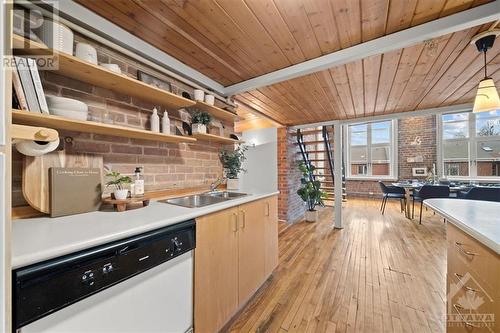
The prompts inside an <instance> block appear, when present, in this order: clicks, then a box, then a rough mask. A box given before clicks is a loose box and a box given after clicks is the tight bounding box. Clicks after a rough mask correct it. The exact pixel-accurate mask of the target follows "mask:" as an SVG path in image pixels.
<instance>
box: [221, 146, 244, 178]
mask: <svg viewBox="0 0 500 333" xmlns="http://www.w3.org/2000/svg"><path fill="white" fill-rule="evenodd" d="M247 149H248V148H247V147H246V146H242V145H239V146H238V147H237V148H236V149H234V150H232V151H229V150H224V149H223V150H221V152H220V154H219V159H220V162H221V163H222V166H223V167H224V169H225V171H226V177H227V178H229V179H237V178H238V174H239V173H240V172H246V170H245V169H243V168H242V164H243V161H245V159H246V157H245V151H247Z"/></svg>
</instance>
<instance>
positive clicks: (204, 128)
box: [191, 124, 207, 134]
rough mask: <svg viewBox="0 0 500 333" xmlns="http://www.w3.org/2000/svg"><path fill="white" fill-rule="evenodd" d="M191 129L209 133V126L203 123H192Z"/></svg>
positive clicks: (195, 131) (196, 131)
mask: <svg viewBox="0 0 500 333" xmlns="http://www.w3.org/2000/svg"><path fill="white" fill-rule="evenodd" d="M191 130H192V131H193V133H203V134H204V133H207V126H206V125H203V124H193V125H191Z"/></svg>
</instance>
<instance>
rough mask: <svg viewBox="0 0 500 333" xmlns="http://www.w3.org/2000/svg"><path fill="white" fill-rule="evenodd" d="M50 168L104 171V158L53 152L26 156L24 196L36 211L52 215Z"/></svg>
mask: <svg viewBox="0 0 500 333" xmlns="http://www.w3.org/2000/svg"><path fill="white" fill-rule="evenodd" d="M49 168H98V169H99V170H101V177H102V170H103V161H102V156H99V155H91V154H74V153H66V152H64V151H53V152H51V153H48V154H45V155H42V156H25V157H24V163H23V195H24V199H25V200H26V201H27V202H28V204H29V205H30V206H31V207H33V208H34V209H36V210H38V211H40V212H43V213H47V214H48V213H50V192H49Z"/></svg>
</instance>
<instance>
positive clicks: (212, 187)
mask: <svg viewBox="0 0 500 333" xmlns="http://www.w3.org/2000/svg"><path fill="white" fill-rule="evenodd" d="M224 180H226V178H224V177H220V178H217V179H216V180H215V181H214V182H213V183H212V184H210V192H213V191H215V190H216V189H217V187H219V185H221V184H222V183H223V182H224Z"/></svg>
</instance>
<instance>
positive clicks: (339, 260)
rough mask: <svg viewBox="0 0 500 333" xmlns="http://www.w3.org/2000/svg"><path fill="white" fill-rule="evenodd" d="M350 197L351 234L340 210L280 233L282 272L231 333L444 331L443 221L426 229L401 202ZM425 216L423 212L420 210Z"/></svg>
mask: <svg viewBox="0 0 500 333" xmlns="http://www.w3.org/2000/svg"><path fill="white" fill-rule="evenodd" d="M379 204H380V202H379V201H375V200H360V199H349V201H348V202H347V203H345V206H344V207H345V208H344V227H345V228H344V229H343V230H334V229H332V227H331V223H332V213H333V212H332V209H331V208H325V209H323V211H322V212H321V221H320V222H318V223H315V224H310V223H305V222H301V223H298V224H295V225H292V226H290V227H288V228H280V236H279V237H280V238H279V250H280V252H279V253H280V255H279V266H278V268H277V269H276V271H275V272H274V274H273V276H272V277H271V278H270V279H269V280H268V281H267V282H266V284H265V285H264V286H263V287H262V288H261V289H260V291H259V292H258V293H257V294H256V295H255V297H254V298H253V299H252V300H251V301H250V302H249V304H247V306H246V307H245V308H244V309H243V310H242V311H241V312H240V314H239V315H238V316H237V318H235V319H234V321H233V322H232V324H231V325H230V327H229V328H228V331H230V332H300V333H303V332H419V333H420V332H444V331H445V326H444V322H443V318H444V315H445V310H446V309H445V299H446V285H445V281H446V244H445V243H446V242H445V239H446V238H445V237H446V236H445V225H444V223H443V220H442V219H440V218H439V217H438V216H437V215H433V213H432V212H430V211H429V212H426V211H424V217H423V223H422V225H419V224H418V218H417V219H416V220H414V221H410V220H408V219H406V218H404V215H403V214H402V213H400V212H399V203H391V204H388V205H387V209H386V213H385V215H384V216H382V215H381V213H380V211H379ZM415 213H417V212H415Z"/></svg>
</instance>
